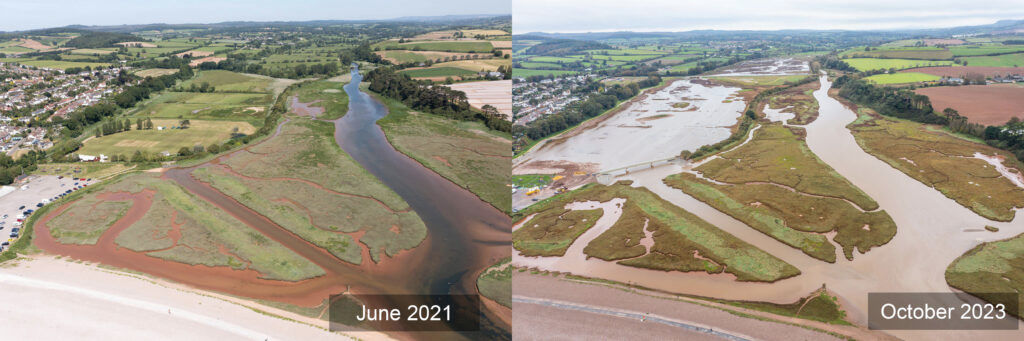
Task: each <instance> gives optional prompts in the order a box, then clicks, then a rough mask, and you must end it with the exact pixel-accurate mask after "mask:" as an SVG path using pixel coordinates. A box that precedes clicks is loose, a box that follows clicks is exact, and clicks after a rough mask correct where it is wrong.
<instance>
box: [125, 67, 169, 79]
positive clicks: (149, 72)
mask: <svg viewBox="0 0 1024 341" xmlns="http://www.w3.org/2000/svg"><path fill="white" fill-rule="evenodd" d="M175 72H178V70H175V69H145V70H138V71H135V72H134V74H135V75H136V76H139V77H143V78H145V77H159V76H163V75H170V74H174V73H175Z"/></svg>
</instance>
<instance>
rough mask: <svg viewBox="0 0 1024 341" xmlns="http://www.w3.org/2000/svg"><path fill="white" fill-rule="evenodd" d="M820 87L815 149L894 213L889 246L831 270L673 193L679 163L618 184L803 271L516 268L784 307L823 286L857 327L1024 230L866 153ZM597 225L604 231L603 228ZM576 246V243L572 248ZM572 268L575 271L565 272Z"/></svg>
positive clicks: (591, 264)
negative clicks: (765, 278) (892, 300)
mask: <svg viewBox="0 0 1024 341" xmlns="http://www.w3.org/2000/svg"><path fill="white" fill-rule="evenodd" d="M821 84H822V87H821V88H820V89H819V90H817V91H815V92H814V96H815V98H816V99H817V100H818V102H819V105H820V107H821V109H820V115H819V118H818V119H817V120H816V121H815V122H813V123H811V124H809V125H807V126H806V127H807V131H808V135H807V143H808V145H809V147H810V149H811V150H812V151H813V152H814V153H815V154H817V155H818V157H820V158H821V159H822V160H824V161H825V162H826V163H828V164H829V165H830V166H832V167H833V168H834V169H835V170H836V171H837V172H839V173H840V174H841V175H843V176H845V177H847V179H849V180H850V181H851V182H852V183H853V184H854V185H856V186H858V187H860V188H861V189H862V190H864V192H866V193H867V194H868V195H870V196H871V197H872V198H874V199H875V200H876V201H877V202H878V203H879V205H880V206H881V209H884V210H886V211H887V212H888V213H889V214H890V215H891V216H892V218H893V220H894V221H895V222H896V224H897V226H898V231H897V233H896V236H895V237H894V238H893V240H892V241H890V242H889V243H888V244H886V245H884V246H881V247H878V248H875V249H872V250H871V251H870V252H869V253H867V254H860V253H857V254H855V258H854V260H853V261H847V260H846V259H845V258H840V259H839V260H838V261H837V262H836V263H835V264H829V263H825V262H821V261H818V260H815V259H812V258H810V257H808V256H807V255H804V254H803V253H801V252H799V251H798V250H796V249H794V248H791V247H789V246H786V245H785V244H782V243H781V242H778V241H776V240H774V239H772V238H770V237H768V236H766V235H764V234H761V233H759V232H757V231H756V230H754V229H752V228H750V227H748V226H746V225H745V224H743V223H742V222H740V221H737V220H735V219H733V218H731V217H729V216H728V215H726V214H724V213H722V212H720V211H717V210H715V209H714V208H712V207H710V206H708V205H707V204H704V203H703V202H700V201H699V200H696V199H694V198H693V197H690V196H688V195H686V194H685V193H683V192H682V191H679V190H677V189H674V188H670V187H668V186H666V185H665V184H664V183H662V179H664V178H665V177H666V176H668V175H671V174H674V173H678V172H680V171H683V168H682V167H680V166H678V165H666V166H663V167H656V168H653V169H650V170H646V171H638V172H633V173H631V174H629V175H625V176H621V177H620V179H626V180H633V181H634V185H635V186H644V187H646V188H648V189H650V190H651V191H652V192H654V193H656V194H658V195H659V196H661V197H662V198H663V199H665V200H668V201H669V202H672V203H673V204H675V205H677V206H680V207H682V208H684V209H686V210H688V211H690V212H693V213H694V214H696V215H698V216H700V217H701V218H703V219H705V220H707V221H708V222H710V223H712V224H714V225H715V226H717V227H719V228H721V229H722V230H724V231H726V232H729V233H731V234H733V235H734V236H736V237H737V238H739V239H742V240H744V241H746V242H748V243H750V244H753V245H755V246H757V247H759V248H761V249H762V250H765V251H767V252H768V253H770V254H772V255H774V256H776V257H778V258H780V259H782V260H784V261H786V262H788V263H790V264H792V265H794V266H796V267H797V268H799V269H800V270H801V272H802V274H801V275H800V276H797V277H794V278H789V279H785V280H781V281H778V282H776V283H773V284H767V283H741V282H736V281H734V280H733V278H732V276H729V275H707V274H697V273H689V274H687V273H679V272H661V271H651V270H646V269H637V268H630V267H624V266H618V265H616V264H611V263H607V262H603V263H602V262H596V261H594V260H586V261H583V260H582V257H580V256H581V255H579V254H576V253H574V254H571V255H570V254H569V253H567V254H566V258H568V260H567V261H561V260H555V259H549V258H528V257H516V258H515V259H516V262H517V263H519V264H522V265H527V266H537V267H539V268H546V269H553V270H563V271H567V272H572V273H576V274H580V275H587V276H594V277H600V278H608V279H612V280H617V281H621V282H625V283H635V284H639V285H643V286H646V287H650V288H655V289H661V290H666V291H670V292H679V293H687V294H697V295H704V296H711V297H720V298H727V299H742V300H761V301H771V302H778V303H789V302H793V301H794V300H795V299H796V298H798V297H799V296H802V295H806V294H807V293H809V292H811V291H812V290H814V289H817V288H819V287H820V286H821V285H822V284H825V285H826V286H827V287H828V289H830V290H831V291H833V292H835V293H837V294H839V296H840V297H841V298H842V299H843V300H844V301H845V305H844V308H845V309H846V310H847V312H848V317H849V318H850V319H851V320H853V321H855V322H858V323H862V324H866V320H867V312H866V309H867V294H868V293H869V292H949V291H950V290H951V288H950V287H949V286H948V285H947V284H946V282H945V278H944V273H945V269H946V267H947V266H948V265H949V264H950V263H951V262H952V261H953V260H954V259H955V258H956V257H958V256H960V255H961V254H963V253H964V252H966V251H967V250H969V249H970V248H972V247H974V246H976V245H977V244H979V243H981V242H983V241H992V240H998V239H1004V238H1008V237H1010V236H1013V235H1016V234H1019V233H1022V232H1024V218H1020V216H1021V214H1022V213H1024V212H1018V216H1017V218H1016V220H1014V221H1012V222H1006V223H1001V222H994V221H990V220H987V219H985V218H982V217H980V216H978V215H976V214H974V213H973V212H972V211H970V210H968V209H967V208H964V207H963V206H960V205H959V204H957V203H956V202H954V201H952V200H950V199H948V198H946V197H945V196H943V195H942V194H941V193H939V192H938V191H937V190H935V189H933V188H931V187H928V186H926V185H924V184H922V183H920V182H918V181H916V180H914V179H912V178H910V177H909V176H907V175H906V174H903V173H902V172H900V171H898V170H896V169H894V168H892V167H890V166H889V165H888V164H886V163H884V162H882V161H880V160H878V159H876V158H874V157H873V156H871V155H869V154H867V153H866V152H864V151H863V150H862V149H860V147H859V146H858V145H857V143H856V141H855V140H854V138H853V135H852V134H851V133H850V131H849V130H848V129H846V125H847V124H849V123H850V122H852V121H853V120H854V119H855V118H856V115H855V114H854V113H853V112H852V111H850V110H849V109H847V108H845V107H844V106H842V105H841V104H840V103H839V102H838V101H837V100H835V99H833V98H831V97H829V96H828V95H827V90H828V88H829V87H830V86H831V83H830V82H828V80H827V79H824V77H823V78H822V83H821ZM607 213H609V212H608V211H606V214H607ZM608 223H610V222H605V224H608ZM597 225H601V226H603V225H602V222H600V221H599V222H598V224H597ZM984 225H992V226H995V227H998V228H1000V231H999V232H998V233H991V232H965V231H964V229H965V228H973V229H980V227H982V226H984ZM594 228H598V226H595V227H594ZM982 231H983V230H982ZM581 239H582V238H581ZM576 246H577V245H575V244H574V245H573V246H572V247H576ZM570 250H571V251H572V250H575V249H573V248H570ZM576 252H579V251H576ZM567 263H575V264H572V266H565V265H568V264H567ZM891 334H893V335H895V336H897V337H900V338H905V339H914V340H927V339H937V338H957V339H965V338H968V337H977V336H981V337H986V338H993V339H1021V338H1024V330H1020V331H892V332H891Z"/></svg>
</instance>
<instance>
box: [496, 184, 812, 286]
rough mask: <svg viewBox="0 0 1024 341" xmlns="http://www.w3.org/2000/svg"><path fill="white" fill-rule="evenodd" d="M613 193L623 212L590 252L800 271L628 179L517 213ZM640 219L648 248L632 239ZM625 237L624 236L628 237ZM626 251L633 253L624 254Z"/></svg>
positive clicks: (767, 278) (774, 273) (690, 264)
mask: <svg viewBox="0 0 1024 341" xmlns="http://www.w3.org/2000/svg"><path fill="white" fill-rule="evenodd" d="M614 198H624V199H626V204H625V206H624V212H623V216H622V217H620V218H619V220H618V221H616V222H615V224H614V225H613V226H612V227H611V228H610V229H609V230H608V231H606V232H604V233H603V234H602V235H601V236H599V237H598V238H597V239H595V240H594V241H592V242H591V243H590V244H588V245H587V247H585V248H584V252H585V253H586V254H587V255H589V256H600V257H604V258H606V259H624V260H620V264H623V265H627V266H637V267H644V268H650V269H655V270H662V271H699V272H708V273H716V272H723V271H724V272H727V273H730V274H733V275H735V276H736V278H737V280H740V281H760V282H774V281H777V280H780V279H784V278H788V277H792V276H796V275H798V274H800V271H799V270H797V269H796V268H795V267H793V266H792V265H789V264H788V263H786V262H784V261H782V260H780V259H778V258H776V257H774V256H772V255H770V254H768V253H766V252H764V251H762V250H761V249H758V248H757V247H755V246H753V245H750V244H747V243H746V242H744V241H742V240H739V239H737V238H736V237H734V236H732V235H730V234H728V233H726V232H724V231H722V230H720V229H718V228H717V227H715V226H713V225H711V224H710V223H708V222H706V221H704V220H702V219H700V218H699V217H697V216H695V215H693V214H692V213H689V212H687V211H686V210H683V209H682V208H679V207H678V206H675V205H673V204H671V203H669V202H667V201H665V200H663V199H661V198H659V197H658V196H657V195H655V194H654V193H651V192H650V191H649V190H647V189H645V188H634V187H631V186H630V183H628V182H618V183H616V184H614V185H611V186H603V185H598V184H591V185H587V186H584V187H583V188H581V189H578V190H575V191H572V192H569V193H566V194H563V195H559V196H555V197H552V198H548V199H545V200H544V201H541V202H539V203H537V204H534V205H532V206H530V207H529V208H527V209H526V210H525V211H523V212H522V215H524V216H528V215H530V214H533V213H538V214H540V213H544V212H545V211H548V210H555V211H556V212H558V211H561V210H564V207H565V205H566V204H569V203H572V202H581V201H600V202H607V201H608V200H611V199H614ZM548 216H549V217H552V216H556V215H548ZM644 221H647V222H648V230H650V231H652V232H653V234H654V236H653V237H654V246H652V248H651V251H652V252H651V253H647V252H646V250H645V249H644V248H643V247H637V245H635V244H634V243H636V244H639V237H642V236H643V232H642V231H637V230H638V229H641V228H642V227H643V224H644ZM547 225H549V226H550V225H552V224H551V223H548V224H547ZM638 232H639V234H638ZM526 236H527V235H526V234H520V235H519V236H516V235H515V234H513V244H514V245H515V243H517V242H518V243H522V242H528V241H529V239H525V238H524V237H526ZM517 237H518V238H517ZM624 237H629V238H630V239H629V241H626V240H625V239H624ZM630 256H633V257H638V258H632V259H625V258H628V257H630Z"/></svg>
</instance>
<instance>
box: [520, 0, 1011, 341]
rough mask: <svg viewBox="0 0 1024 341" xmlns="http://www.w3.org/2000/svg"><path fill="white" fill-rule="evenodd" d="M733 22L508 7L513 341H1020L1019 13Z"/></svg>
mask: <svg viewBox="0 0 1024 341" xmlns="http://www.w3.org/2000/svg"><path fill="white" fill-rule="evenodd" d="M727 3H729V4H731V5H733V6H727V5H726V4H722V3H713V2H696V1H682V2H668V1H641V2H633V3H629V4H623V3H620V2H613V1H587V2H574V1H567V2H558V3H550V2H544V1H532V0H516V1H514V5H513V8H514V11H513V45H512V60H513V70H512V75H513V79H512V80H513V89H512V93H513V107H512V112H513V119H514V126H513V132H514V137H515V140H514V141H513V150H514V153H515V154H514V155H515V158H514V160H513V165H512V185H513V191H512V192H513V194H512V210H513V213H512V218H513V220H514V221H515V222H514V225H513V228H512V229H513V232H512V246H513V248H514V250H513V257H512V261H511V265H512V266H513V267H514V269H515V270H514V271H513V272H512V282H513V296H512V302H513V309H514V311H515V312H516V314H514V315H513V335H515V337H516V338H517V339H524V340H542V339H546V335H552V334H558V333H573V334H574V335H577V336H579V337H587V338H602V337H607V338H612V339H628V338H631V337H636V336H637V335H642V338H645V339H722V338H724V339H731V340H755V339H768V340H790V339H807V340H819V339H820V340H826V339H856V340H890V339H905V340H936V339H986V340H988V339H991V340H1012V339H1021V338H1024V331H1021V329H1020V327H1021V326H1022V323H1021V321H1020V319H1019V318H1020V316H1022V312H1024V310H1021V308H1022V307H1024V306H1022V305H1021V303H1022V301H1021V300H1020V295H1019V293H1020V291H1021V290H1022V289H1024V280H1022V278H1024V277H1021V276H1022V273H1021V269H1022V268H1024V267H1022V264H1024V263H1021V259H1024V258H1022V257H1024V254H1022V253H1021V252H1020V251H1021V249H1020V242H1021V240H1024V234H1022V233H1024V218H1021V215H1022V214H1021V213H1022V212H1024V172H1022V171H1024V123H1022V122H1021V119H1024V111H1022V110H1021V108H1020V105H1019V104H1020V99H1021V98H1024V85H1022V84H1024V60H1020V59H1019V58H1020V57H1022V56H1024V45H1022V44H1024V20H1021V19H1022V18H1024V10H1022V8H1021V7H1020V6H1018V5H1019V4H1013V3H1012V2H1002V1H991V2H988V3H989V4H987V6H986V8H988V9H991V11H989V10H986V11H977V10H974V8H973V6H974V5H968V4H962V3H954V2H948V1H939V2H938V3H933V2H928V3H924V2H919V1H897V2H886V1H865V2H858V3H850V2H839V1H823V2H815V3H811V4H807V3H801V4H797V3H794V2H786V1H759V2H753V1H735V2H727ZM975 5H976V4H975ZM575 9H578V10H575ZM1015 58H1018V59H1015ZM1018 61H1019V62H1018ZM882 294H884V295H888V296H884V295H882ZM886 307H889V308H886ZM926 307H927V308H926ZM947 307H952V308H954V309H959V310H956V311H955V314H951V315H950V314H949V313H948V312H947V314H946V315H941V316H946V317H949V318H948V319H945V320H942V319H940V318H936V317H935V316H936V314H935V313H934V311H935V310H934V309H936V308H943V309H945V308H947ZM886 309H891V310H886ZM927 309H933V310H930V311H932V314H931V315H927V314H924V315H922V316H926V317H921V318H917V317H916V316H917V315H915V314H916V313H917V312H919V311H920V312H927V311H929V310H927ZM972 309H973V311H979V312H980V311H982V310H983V309H990V310H992V311H994V312H997V315H998V316H995V315H992V316H989V317H987V318H986V317H984V316H983V315H984V314H980V313H979V314H980V315H978V317H976V318H974V319H971V317H972V315H971V311H972ZM950 311H951V310H950ZM901 312H910V313H908V314H903V315H901ZM954 315H955V317H951V316H954ZM876 316H881V317H876ZM886 316H888V317H886ZM900 316H903V317H900ZM907 316H909V317H907ZM927 316H931V317H927ZM883 320H891V321H883ZM982 320H991V321H996V320H998V321H999V323H991V324H986V323H985V322H984V321H982ZM991 321H990V322H991ZM883 322H888V323H889V324H886V323H883Z"/></svg>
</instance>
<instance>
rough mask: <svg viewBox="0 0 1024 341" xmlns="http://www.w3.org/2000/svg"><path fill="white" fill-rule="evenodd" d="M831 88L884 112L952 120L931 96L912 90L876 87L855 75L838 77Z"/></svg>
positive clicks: (942, 121) (914, 118) (938, 121)
mask: <svg viewBox="0 0 1024 341" xmlns="http://www.w3.org/2000/svg"><path fill="white" fill-rule="evenodd" d="M832 87H833V88H838V89H839V96H842V97H843V98H846V99H849V100H850V101H853V102H854V103H857V104H858V105H863V106H866V107H868V108H871V109H874V110H875V111H877V112H878V113H879V114H882V115H886V116H892V117H898V118H902V119H907V120H911V121H915V122H921V123H927V124H939V125H947V124H948V123H949V119H947V118H946V117H945V116H942V115H939V114H937V113H935V110H934V109H932V103H931V101H930V100H929V99H928V96H925V95H920V94H917V93H915V92H914V91H912V90H909V89H901V88H895V87H887V86H886V87H879V86H875V85H874V84H871V83H869V82H868V81H865V80H863V79H860V78H858V76H855V75H844V76H841V77H839V78H836V80H835V82H833V83H832Z"/></svg>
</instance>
